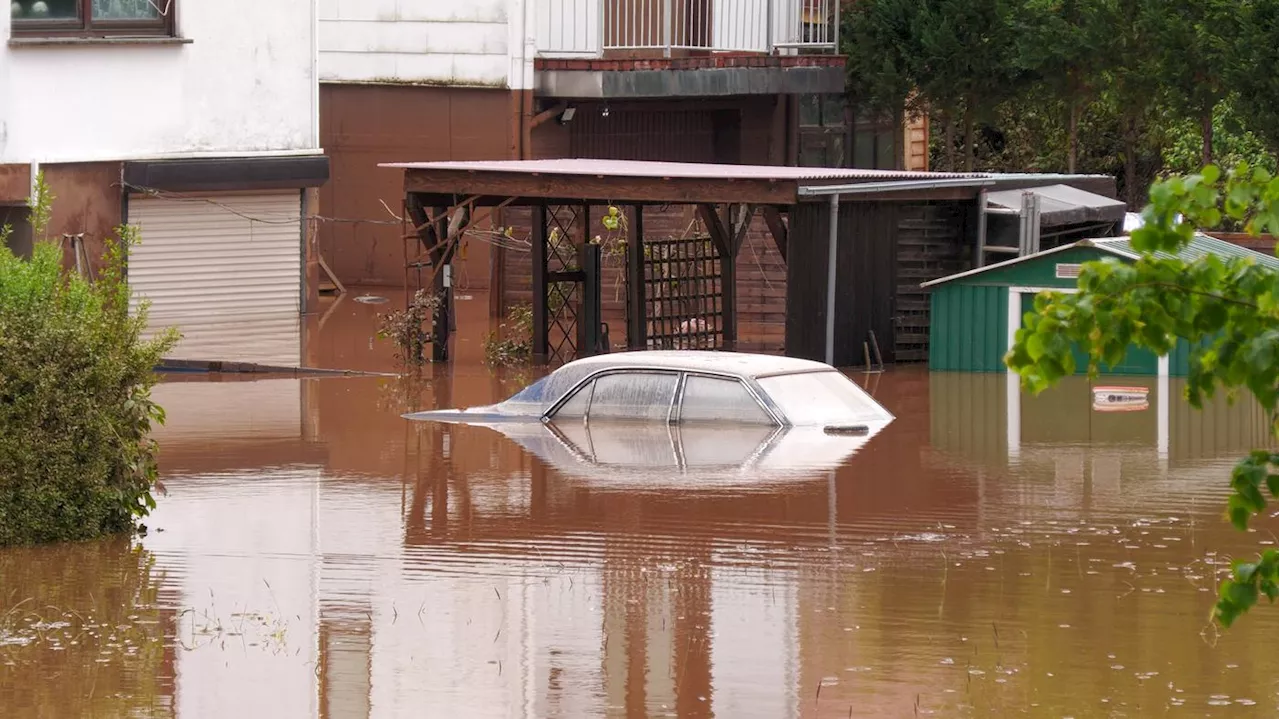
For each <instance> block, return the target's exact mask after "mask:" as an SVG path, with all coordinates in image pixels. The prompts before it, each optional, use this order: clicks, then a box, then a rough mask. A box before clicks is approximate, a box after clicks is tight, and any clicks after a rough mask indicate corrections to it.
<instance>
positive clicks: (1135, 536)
mask: <svg viewBox="0 0 1280 719" xmlns="http://www.w3.org/2000/svg"><path fill="white" fill-rule="evenodd" d="M872 381H877V378H875V377H873V378H872ZM525 382H527V378H505V379H504V378H502V377H496V378H495V377H494V376H492V375H490V374H489V373H488V372H486V371H484V370H482V369H480V368H472V369H467V368H462V369H459V370H457V371H456V372H455V373H454V374H446V373H443V372H441V373H440V374H439V375H437V376H435V377H430V376H429V377H428V378H427V379H426V380H424V381H423V382H421V383H402V382H397V381H394V380H390V379H383V378H333V379H319V380H313V379H307V380H296V379H279V380H278V379H270V380H260V381H253V382H220V383H207V382H191V381H183V382H172V383H166V384H165V385H163V386H161V387H159V388H157V391H156V395H157V397H158V399H159V400H160V401H161V402H162V403H164V404H165V406H166V407H167V408H168V411H169V416H170V423H169V424H168V425H167V426H166V427H164V428H163V430H162V432H161V435H160V437H159V439H160V441H161V445H162V447H163V452H162V467H163V471H164V478H165V484H166V487H167V490H168V495H167V496H166V497H163V498H161V505H160V509H159V510H158V511H157V512H156V514H155V515H154V517H153V519H152V521H150V522H149V524H150V525H151V528H152V531H151V532H150V534H149V535H148V536H147V537H145V538H144V539H143V540H142V541H141V548H140V549H135V548H130V547H128V546H127V545H125V546H124V548H123V549H121V548H120V547H119V546H117V545H112V544H110V543H91V544H87V545H76V546H74V547H66V548H55V549H54V550H5V551H3V552H0V569H3V570H4V573H3V574H2V575H0V576H3V577H4V582H5V592H4V595H5V596H6V597H8V596H9V595H10V593H11V592H15V591H16V595H15V596H23V595H29V596H33V597H37V598H39V599H40V600H41V601H44V599H45V598H46V597H51V598H52V599H51V600H50V601H48V602H47V603H49V604H55V605H56V604H59V603H61V604H64V605H66V606H68V607H74V608H76V611H81V612H83V611H84V610H83V609H80V607H90V606H93V603H94V602H95V601H96V602H102V601H103V600H102V597H104V596H107V592H108V587H125V586H137V585H138V581H137V580H134V581H133V583H132V584H130V583H128V582H127V581H126V579H125V578H126V577H128V576H133V575H130V572H134V574H135V575H136V574H137V572H138V571H139V570H137V569H131V568H133V567H135V566H141V565H139V564H138V562H139V561H140V560H138V559H137V557H138V556H142V557H151V558H153V559H154V566H150V565H147V566H148V567H149V569H148V572H149V574H148V576H149V577H150V582H151V586H154V589H153V590H151V591H150V592H149V593H148V592H140V591H129V592H126V593H125V595H126V596H129V597H134V596H136V597H139V598H138V599H134V600H129V601H123V602H115V604H120V605H122V606H123V605H128V604H130V602H132V604H133V605H135V606H137V607H138V608H136V609H130V610H127V613H125V614H123V615H122V618H120V617H114V615H113V618H112V621H113V622H114V621H119V623H120V625H122V626H126V627H127V626H131V625H135V624H139V623H141V622H142V620H144V619H145V620H147V621H150V620H151V618H154V619H155V622H156V623H155V624H153V625H147V624H143V626H152V627H153V628H154V632H155V635H156V636H158V637H160V639H159V640H158V641H156V642H153V646H155V647H156V648H157V649H158V651H159V654H158V655H157V656H158V658H153V659H148V660H146V662H149V663H146V662H143V660H142V659H136V660H134V659H127V658H125V657H117V656H116V655H110V656H103V657H100V655H99V652H100V651H101V649H98V648H96V647H95V648H94V649H93V650H92V651H89V650H81V649H78V648H77V649H72V648H71V647H69V646H68V647H67V648H65V649H61V650H53V649H47V648H46V649H43V650H36V649H35V648H34V645H31V644H27V645H18V644H13V643H10V644H7V645H5V646H4V647H0V657H5V658H8V659H11V660H13V661H14V664H13V665H10V666H2V667H0V706H3V707H5V709H6V711H5V715H6V716H10V715H13V716H34V715H59V716H62V715H88V714H94V715H97V714H123V713H129V711H134V713H141V714H165V713H176V714H177V715H179V716H183V715H185V716H205V715H217V716H222V715H234V714H237V713H239V714H242V715H250V716H259V715H263V716H280V717H294V716H298V717H384V716H401V715H415V716H416V715H420V714H426V715H431V716H434V715H438V714H439V715H450V714H451V715H458V716H468V717H486V716H494V717H510V716H528V717H552V716H562V717H579V716H583V717H585V716H627V717H642V716H685V717H711V716H770V717H775V716H779V717H784V716H790V717H801V716H803V717H818V716H831V717H845V716H849V715H850V714H851V713H852V715H854V716H915V715H917V714H923V715H929V714H934V715H939V716H972V715H979V714H981V715H991V714H997V715H1004V714H1009V713H1014V712H1017V713H1027V714H1031V715H1046V716H1062V715H1075V716H1098V715H1127V716H1141V715H1147V714H1155V713H1160V714H1163V713H1165V712H1167V711H1172V710H1175V709H1178V708H1181V709H1182V710H1183V711H1184V712H1189V713H1194V714H1203V713H1205V712H1206V711H1207V710H1209V709H1210V708H1211V707H1212V708H1214V709H1216V710H1217V711H1216V713H1218V714H1221V715H1223V716H1230V715H1234V716H1254V715H1260V714H1264V713H1265V714H1268V715H1270V714H1274V713H1275V712H1276V710H1277V706H1278V702H1277V697H1276V682H1275V677H1276V675H1277V671H1278V666H1277V659H1276V652H1275V647H1274V645H1272V644H1269V640H1265V641H1259V640H1258V639H1257V637H1274V636H1275V635H1276V628H1277V626H1276V615H1275V610H1274V608H1271V607H1266V606H1263V607H1260V608H1259V609H1258V610H1257V611H1256V612H1255V613H1254V614H1253V615H1251V616H1250V617H1249V618H1248V619H1247V620H1245V623H1244V624H1243V625H1241V626H1242V629H1239V630H1234V631H1232V632H1231V633H1228V634H1225V635H1223V636H1216V635H1215V634H1214V633H1213V632H1212V628H1211V627H1209V626H1208V625H1207V623H1206V621H1205V620H1206V618H1207V613H1208V610H1209V607H1210V604H1211V601H1212V591H1213V588H1214V586H1215V585H1216V583H1217V581H1218V579H1217V578H1218V576H1219V574H1220V573H1221V571H1223V569H1224V568H1225V566H1226V562H1227V561H1228V557H1230V556H1232V555H1239V554H1241V553H1243V552H1248V551H1254V550H1255V549H1256V548H1257V546H1258V545H1259V544H1261V543H1266V542H1272V541H1274V532H1275V526H1274V524H1275V522H1274V519H1271V520H1268V521H1269V522H1270V523H1269V524H1267V525H1265V528H1264V529H1262V530H1261V531H1258V532H1255V533H1253V534H1241V533H1237V532H1235V531H1233V530H1231V529H1230V528H1229V527H1227V526H1226V525H1225V524H1224V523H1223V522H1222V521H1221V518H1220V514H1221V503H1222V498H1223V494H1224V492H1223V489H1224V487H1225V477H1226V473H1227V472H1228V471H1229V467H1230V465H1231V463H1232V462H1234V458H1235V456H1236V455H1237V454H1238V453H1239V450H1240V449H1241V448H1242V447H1243V448H1248V447H1249V446H1252V443H1253V442H1255V441H1257V439H1258V438H1259V437H1261V436H1262V435H1258V434H1251V432H1254V431H1263V430H1262V429H1261V428H1259V427H1257V426H1256V425H1255V424H1253V420H1252V419H1251V418H1250V416H1249V415H1247V414H1243V412H1244V411H1245V410H1243V409H1239V406H1237V407H1236V408H1227V407H1225V406H1224V407H1223V408H1216V407H1215V408H1211V409H1210V410H1209V411H1207V412H1203V413H1195V412H1189V411H1186V410H1185V408H1180V406H1179V405H1178V404H1177V403H1176V402H1174V401H1173V400H1169V401H1168V403H1167V406H1168V407H1169V412H1168V413H1167V422H1168V424H1167V432H1166V433H1165V434H1164V435H1163V436H1167V438H1168V441H1167V446H1166V447H1165V448H1164V449H1163V450H1162V448H1161V442H1160V437H1161V436H1162V430H1161V429H1160V423H1161V422H1162V421H1164V420H1161V419H1160V416H1158V415H1157V414H1156V412H1155V411H1154V410H1158V409H1159V408H1160V407H1159V402H1158V401H1153V402H1152V406H1151V408H1149V409H1148V410H1145V412H1146V413H1145V414H1144V413H1139V412H1134V413H1120V414H1116V413H1113V414H1106V415H1102V414H1101V413H1098V416H1094V415H1092V414H1090V412H1089V407H1090V405H1089V402H1090V398H1089V396H1088V388H1087V387H1073V386H1071V385H1070V384H1067V385H1064V387H1063V388H1061V392H1056V393H1048V394H1046V395H1043V396H1041V397H1038V398H1035V399H1030V398H1019V399H1018V402H1019V404H1018V407H1017V409H1016V410H1015V412H1016V417H1017V419H1018V424H1017V427H1016V428H1014V431H1012V432H1011V427H1010V421H1009V417H1010V401H1009V400H1010V398H1009V397H1008V396H1007V395H1006V394H1004V393H1003V392H1004V389H1003V388H1004V378H1003V377H996V378H991V377H984V376H981V375H967V376H941V375H933V376H930V375H929V374H927V373H923V372H907V371H894V372H891V373H888V374H886V375H883V376H880V377H879V378H878V384H877V385H874V386H872V387H871V388H870V389H873V390H874V392H875V396H876V398H877V399H879V400H880V401H882V402H883V403H885V404H886V406H887V407H888V408H889V409H890V410H891V411H892V412H894V413H895V415H897V417H898V419H897V420H895V421H894V422H893V423H892V424H890V425H889V426H888V427H886V428H885V429H884V430H883V431H882V432H881V433H880V434H878V435H876V436H875V437H874V438H873V439H872V440H871V441H870V442H867V443H866V444H865V445H864V446H861V447H859V448H858V449H857V451H856V452H855V453H853V454H852V455H851V456H849V457H847V458H844V459H843V460H840V461H838V462H836V463H835V468H834V471H828V470H827V469H826V468H825V465H823V466H821V467H816V466H813V465H809V466H800V467H793V468H792V470H793V471H792V473H791V476H792V477H793V479H795V480H796V481H787V482H781V483H771V484H769V485H768V486H765V487H755V488H751V489H752V490H753V491H748V488H745V487H743V486H740V485H739V484H738V483H735V484H734V485H732V486H727V487H721V488H717V489H716V490H715V491H706V489H705V488H701V487H698V486H696V484H692V483H691V482H690V481H688V480H691V479H696V478H697V477H698V476H700V475H699V470H698V469H697V468H694V467H689V466H687V465H686V467H685V469H684V471H683V473H682V474H681V476H682V478H683V479H682V481H681V482H678V483H668V484H665V485H663V486H662V487H661V489H658V490H655V488H654V487H649V489H650V490H652V491H631V490H630V489H627V488H619V487H617V486H610V484H609V479H610V477H614V476H616V477H619V478H621V477H622V472H620V471H619V470H618V467H617V465H618V464H628V463H633V462H634V459H635V458H636V455H635V454H634V452H633V451H632V450H631V449H626V448H624V449H625V453H624V454H623V455H618V454H616V453H615V454H614V455H611V456H612V457H613V458H612V459H610V460H609V462H605V463H604V464H603V465H601V463H600V462H599V460H601V459H609V458H608V457H604V456H603V454H604V449H603V448H602V447H601V443H600V441H599V438H597V437H596V436H595V435H594V434H592V436H591V437H590V438H589V441H588V438H584V437H578V438H570V439H572V440H573V442H572V443H573V445H574V446H577V447H581V446H582V444H583V442H587V443H588V445H589V446H590V447H592V448H593V449H592V452H593V454H592V455H591V459H592V462H588V463H586V465H585V466H587V468H588V470H589V471H586V472H585V475H584V473H583V470H582V466H584V465H583V463H582V462H581V457H580V456H579V455H572V456H573V457H574V458H575V459H574V463H575V464H571V465H570V466H568V467H566V466H563V465H562V464H561V463H560V462H558V461H556V460H555V459H554V458H550V459H547V458H543V457H541V456H539V454H538V453H536V452H530V451H527V450H526V449H523V448H522V447H521V446H520V445H519V444H517V443H514V442H511V441H509V440H508V439H506V438H504V437H503V436H502V435H500V434H498V433H496V432H493V431H491V430H488V429H485V428H482V427H467V426H448V425H436V424H430V423H428V424H423V423H416V422H410V421H407V420H403V419H402V418H401V417H400V416H399V415H400V413H401V412H403V411H409V410H414V409H419V408H429V407H437V406H441V407H450V406H458V405H471V404H482V403H485V402H489V401H493V400H494V399H498V398H502V397H505V396H508V395H509V394H510V393H511V392H512V391H513V390H514V389H516V388H518V387H520V386H523V384H524V383H525ZM1170 390H1171V392H1170V394H1169V395H1168V396H1169V397H1174V398H1176V397H1177V396H1178V394H1177V392H1178V389H1177V387H1176V385H1173V386H1171V388H1170ZM1081 395H1083V399H1081ZM1155 395H1156V393H1155V392H1153V393H1152V396H1153V400H1154V398H1155ZM1082 402H1083V404H1081V403H1082ZM1081 407H1083V408H1084V409H1081ZM1233 413H1241V414H1233ZM1082 423H1083V424H1084V425H1085V426H1083V427H1082V426H1081V424H1082ZM633 439H634V438H633ZM748 439H750V440H751V442H754V441H756V439H755V438H738V440H735V441H736V442H737V444H734V443H730V442H724V443H721V444H722V445H723V446H721V450H720V451H721V452H722V455H721V456H720V457H719V458H713V459H715V460H716V461H717V462H719V461H723V460H724V458H725V457H729V456H730V455H732V457H730V459H732V458H733V457H737V456H738V455H741V454H746V455H748V456H749V455H750V450H749V449H745V448H746V446H747V445H748V444H751V442H749V441H747V440H748ZM1011 440H1013V441H1011ZM635 441H640V440H639V439H635ZM667 441H668V442H669V438H667ZM761 441H767V439H766V440H761ZM606 444H607V443H606ZM739 444H740V445H741V446H740V447H739ZM668 446H670V444H668ZM1011 447H1015V451H1014V452H1012V453H1011V452H1010V448H1011ZM640 456H642V457H650V456H654V455H651V454H650V453H648V452H642V453H641V454H640ZM672 456H675V455H672ZM734 461H737V460H736V459H735V460H734ZM664 462H666V460H665V459H664V460H663V461H661V462H657V464H658V465H659V466H667V467H669V464H664ZM650 464H651V466H652V465H653V464H654V463H652V462H651V463H650ZM610 465H612V466H610ZM636 476H637V477H638V476H640V475H639V474H637V475H636ZM632 484H634V482H633V483H632ZM111 547H114V549H112V548H111ZM33 552H54V554H56V553H57V552H64V553H66V557H67V558H66V559H65V560H62V564H58V562H56V561H51V560H48V561H47V560H46V559H45V558H44V555H39V556H37V555H36V554H33ZM51 556H52V555H51ZM59 567H60V568H59ZM71 567H75V571H74V572H72V571H71V569H70V568H71ZM14 578H16V579H14ZM15 588H16V589H15ZM90 596H91V597H92V599H90ZM77 598H79V599H77ZM6 601H8V600H6ZM15 601H16V600H15ZM113 601H114V600H113ZM77 602H78V603H77ZM11 603H12V602H11ZM5 609H7V607H5ZM104 611H105V610H104ZM132 615H136V616H137V617H138V618H137V619H130V618H129V617H130V616H132ZM131 623H132V624H131ZM1202 630H1203V634H1202ZM9 631H10V632H11V633H12V630H9ZM121 631H123V630H121ZM0 636H7V635H2V634H0ZM0 643H3V642H0ZM98 658H104V659H107V661H106V662H101V663H99V662H96V661H95V660H96V659H98ZM58 662H70V663H72V665H74V666H80V667H89V668H93V669H94V671H96V672H97V675H96V685H94V686H95V688H94V690H93V692H92V693H90V692H87V691H86V692H79V693H76V692H68V691H55V690H54V689H52V687H57V686H61V684H60V683H59V681H58V680H57V679H56V677H57V676H58V674H59V673H60V672H63V671H66V670H65V669H64V666H67V665H64V664H59V663H58ZM129 662H136V663H135V664H129ZM78 676H79V675H78ZM84 681H85V682H86V683H92V681H94V680H91V679H89V678H88V677H86V678H85V680H84ZM40 686H46V687H51V688H50V689H49V690H48V691H45V690H43V689H39V687H40ZM75 686H81V685H80V684H76V685H75ZM108 696H110V697H116V699H113V700H112V701H116V702H118V704H115V705H111V706H108V707H106V708H104V709H100V708H99V705H97V704H93V703H92V702H100V701H105V699H104V697H108ZM166 702H167V703H166ZM1220 704H1221V705H1223V706H1217V705H1220ZM10 707H17V709H16V710H14V711H9V708H10ZM116 707H118V709H117V708H116ZM154 707H159V708H158V709H153V708H154Z"/></svg>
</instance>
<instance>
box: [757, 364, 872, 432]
mask: <svg viewBox="0 0 1280 719" xmlns="http://www.w3.org/2000/svg"><path fill="white" fill-rule="evenodd" d="M759 382H760V386H761V387H763V388H764V390H765V391H766V392H768V393H769V397H771V398H772V399H773V401H774V403H775V404H777V405H778V407H780V408H781V409H782V412H783V413H784V414H786V415H787V417H788V418H789V419H790V420H791V421H792V422H793V423H794V424H832V423H839V422H879V421H888V420H890V419H893V415H891V414H889V412H888V411H887V410H886V409H885V408H884V407H881V406H880V404H879V403H878V402H876V401H875V400H874V399H872V398H871V397H870V396H869V395H868V394H867V393H866V392H864V391H862V388H861V387H859V386H858V385H856V384H854V383H853V381H852V380H850V379H849V378H848V377H845V376H844V375H842V374H840V373H839V372H837V371H835V370H831V371H827V372H805V373H801V374H786V375H776V376H773V377H762V378H761V379H760V380H759Z"/></svg>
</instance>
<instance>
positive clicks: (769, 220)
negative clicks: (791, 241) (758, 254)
mask: <svg viewBox="0 0 1280 719" xmlns="http://www.w3.org/2000/svg"><path fill="white" fill-rule="evenodd" d="M760 214H762V215H764V223H765V224H766V225H768V226H769V234H771V235H773V244H774V245H776V246H777V248H778V254H779V255H782V261H783V262H786V261H787V226H786V225H784V224H783V223H782V213H780V212H778V208H777V207H774V206H773V205H766V206H765V207H763V208H761V210H760Z"/></svg>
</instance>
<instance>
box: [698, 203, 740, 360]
mask: <svg viewBox="0 0 1280 719" xmlns="http://www.w3.org/2000/svg"><path fill="white" fill-rule="evenodd" d="M698 215H699V216H700V217H701V218H702V224H703V225H704V226H705V227H706V228H707V234H709V235H711V243H712V244H713V245H715V247H716V254H718V255H720V315H721V319H722V321H723V322H724V326H723V328H722V330H723V335H724V348H725V349H726V350H729V351H733V349H734V348H735V347H736V346H737V344H738V309H737V303H736V301H735V299H736V297H737V294H738V287H737V284H738V279H737V278H738V273H737V264H738V253H737V252H736V249H737V248H736V247H734V244H733V238H732V237H730V235H729V231H728V230H727V229H726V228H725V226H724V222H723V221H721V219H720V215H719V214H717V213H716V208H715V205H709V204H700V205H698Z"/></svg>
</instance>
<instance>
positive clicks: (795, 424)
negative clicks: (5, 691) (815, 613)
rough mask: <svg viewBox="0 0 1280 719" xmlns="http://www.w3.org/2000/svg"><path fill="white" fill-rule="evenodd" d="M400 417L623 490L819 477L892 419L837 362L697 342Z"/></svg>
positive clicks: (610, 358)
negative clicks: (477, 430) (478, 403)
mask: <svg viewBox="0 0 1280 719" xmlns="http://www.w3.org/2000/svg"><path fill="white" fill-rule="evenodd" d="M404 416H405V417H408V418H410V419H415V420H432V421H438V422H449V423H459V424H467V425H478V426H483V427H488V428H489V429H493V430H496V431H498V432H501V433H502V434H504V435H506V436H507V437H508V438H509V439H511V440H512V441H514V442H516V443H518V444H519V445H521V446H522V447H524V448H525V450H527V451H529V452H530V453H531V454H534V455H535V456H538V457H539V458H540V459H542V460H543V461H545V462H546V463H547V464H549V465H551V466H554V467H555V468H557V469H558V470H560V471H561V472H563V473H564V474H565V475H566V476H568V477H571V478H575V479H579V480H585V481H588V482H590V483H592V484H593V485H596V486H599V487H605V488H611V489H624V490H627V491H636V490H644V489H647V488H652V489H662V488H665V487H670V486H672V485H673V484H679V485H682V486H683V485H684V482H685V481H686V480H688V479H689V478H690V477H694V478H696V480H697V486H699V487H702V488H722V489H723V488H728V487H734V488H742V487H758V486H761V485H762V484H776V483H779V482H785V483H791V482H808V481H812V480H813V479H815V478H816V477H818V475H817V474H815V472H816V471H819V470H830V469H834V468H835V467H836V466H838V465H840V464H841V463H843V462H844V461H845V460H847V459H848V458H849V457H850V456H851V455H852V454H853V453H854V452H856V451H857V450H858V448H860V447H861V446H862V445H864V444H865V443H866V442H867V441H868V440H870V438H871V437H872V436H873V435H875V434H876V433H878V432H879V430H881V429H883V428H884V427H885V426H886V425H888V424H889V422H891V421H892V420H893V415H892V414H891V413H890V412H889V411H888V410H886V409H885V408H884V407H883V406H881V405H880V403H879V402H876V401H875V399H873V398H872V397H871V396H870V395H868V394H867V393H866V392H865V391H863V389H862V388H861V387H859V386H858V385H857V384H855V383H854V382H853V381H852V380H850V379H849V378H848V377H845V376H844V375H843V374H841V373H840V372H839V371H837V370H836V369H835V368H833V367H831V366H830V365H827V364H823V363H821V362H811V361H808V360H800V359H794V358H788V357H775V356H771V355H756V354H747V353H738V352H714V351H701V350H671V351H667V350H652V351H641V352H620V353H615V354H608V355H600V356H595V357H589V358H585V359H581V360H577V361H574V362H570V363H568V364H566V365H564V366H563V367H561V368H559V369H557V370H556V371H554V372H552V373H551V374H549V375H547V376H546V377H543V378H542V379H540V380H538V381H536V382H534V383H533V384H531V385H529V386H528V387H526V388H525V389H523V390H521V391H520V392H519V393H517V394H516V395H514V396H512V397H511V398H510V399H507V400H506V401H504V402H499V403H497V404H493V405H487V406H483V407H472V408H468V409H462V410H433V411H426V412H415V413H412V414H406V415H404Z"/></svg>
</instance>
